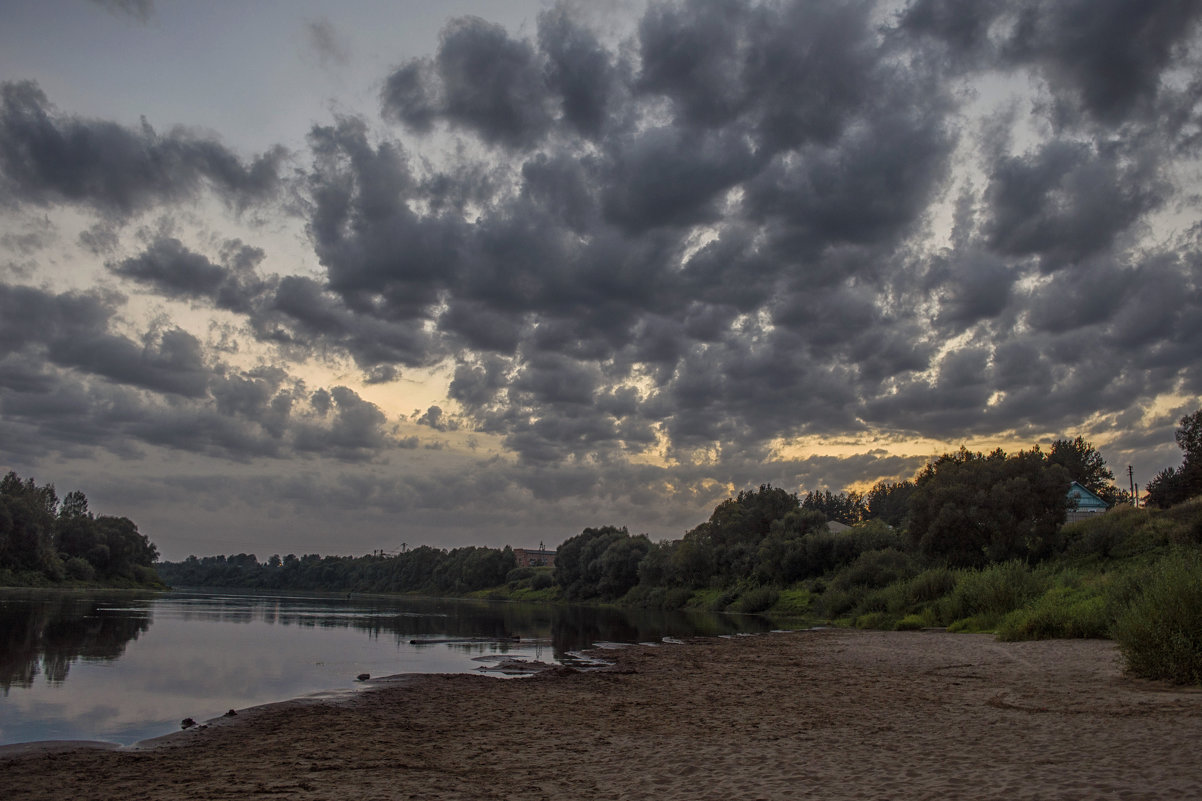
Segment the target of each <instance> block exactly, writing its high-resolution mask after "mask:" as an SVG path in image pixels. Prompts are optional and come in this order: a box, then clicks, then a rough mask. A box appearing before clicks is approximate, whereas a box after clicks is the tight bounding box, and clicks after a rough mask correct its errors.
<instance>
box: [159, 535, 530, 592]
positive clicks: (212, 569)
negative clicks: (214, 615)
mask: <svg viewBox="0 0 1202 801" xmlns="http://www.w3.org/2000/svg"><path fill="white" fill-rule="evenodd" d="M516 567H517V559H516V558H515V557H514V555H513V550H512V549H511V548H509V547H505V548H481V547H474V546H469V547H466V548H454V549H451V550H445V549H442V548H433V547H431V546H429V545H422V546H420V547H417V548H413V549H412V550H407V551H405V552H404V553H399V554H395V555H391V556H386V555H384V554H371V555H368V556H319V555H318V554H315V553H311V554H305V555H304V556H299V557H298V556H296V555H295V554H288V555H287V556H284V557H282V558H281V557H280V556H279V555H273V556H271V557H269V558H268V559H267V560H266V561H263V562H260V561H258V559H257V558H256V557H255V555H254V554H245V553H242V554H237V555H235V556H205V557H200V558H198V557H196V556H189V557H188V558H187V559H185V560H184V561H182V562H160V563H159V564H158V571H159V575H160V576H161V577H162V579H163V580H164V581H166V582H167V583H168V584H171V585H172V586H176V587H246V588H257V589H272V590H275V589H295V590H331V591H337V592H395V593H425V594H431V595H463V594H465V593H469V592H473V591H475V590H482V589H487V588H489V587H496V586H498V585H501V584H504V583H505V581H506V579H507V578H508V577H509V575H510V573H511V572H512V571H513V570H514V569H515V568H516Z"/></svg>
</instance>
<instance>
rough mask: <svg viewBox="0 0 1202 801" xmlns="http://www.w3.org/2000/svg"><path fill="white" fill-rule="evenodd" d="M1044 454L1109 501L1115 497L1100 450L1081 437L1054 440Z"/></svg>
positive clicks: (1111, 479) (1073, 478)
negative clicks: (1046, 453)
mask: <svg viewBox="0 0 1202 801" xmlns="http://www.w3.org/2000/svg"><path fill="white" fill-rule="evenodd" d="M1047 458H1048V462H1050V463H1051V464H1058V465H1060V466H1061V467H1063V468H1064V469H1065V470H1067V471H1068V476H1069V478H1070V479H1071V480H1073V481H1076V482H1077V483H1078V484H1080V485H1081V486H1083V487H1085V488H1086V489H1088V490H1089V491H1090V492H1092V493H1094V494H1095V495H1097V496H1098V497H1099V498H1101V499H1102V500H1104V501H1106V502H1107V503H1110V504H1113V503H1115V502H1116V501H1118V500H1119V493H1118V490H1117V488H1116V487H1115V486H1114V473H1112V472H1110V468H1109V467H1107V466H1106V460H1105V459H1104V458H1102V454H1101V453H1099V452H1098V451H1097V449H1096V448H1094V446H1093V445H1092V444H1091V443H1089V442H1086V441H1085V438H1084V437H1076V438H1074V439H1058V440H1056V441H1055V442H1053V443H1052V448H1051V450H1049V451H1048V457H1047Z"/></svg>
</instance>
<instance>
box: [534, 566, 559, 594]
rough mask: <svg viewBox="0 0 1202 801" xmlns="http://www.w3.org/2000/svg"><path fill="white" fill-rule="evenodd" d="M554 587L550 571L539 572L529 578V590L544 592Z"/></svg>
mask: <svg viewBox="0 0 1202 801" xmlns="http://www.w3.org/2000/svg"><path fill="white" fill-rule="evenodd" d="M553 586H555V579H554V578H552V577H551V573H550V571H547V570H540V571H538V572H537V573H535V574H534V575H533V576H531V577H530V589H532V590H545V589H548V588H550V587H553Z"/></svg>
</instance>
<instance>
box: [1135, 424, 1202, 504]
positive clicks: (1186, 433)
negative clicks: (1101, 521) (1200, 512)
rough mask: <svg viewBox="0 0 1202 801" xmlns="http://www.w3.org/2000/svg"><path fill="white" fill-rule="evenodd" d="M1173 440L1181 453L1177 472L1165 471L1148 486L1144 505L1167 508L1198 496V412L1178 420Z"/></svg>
mask: <svg viewBox="0 0 1202 801" xmlns="http://www.w3.org/2000/svg"><path fill="white" fill-rule="evenodd" d="M1180 422H1181V425H1180V427H1178V429H1177V432H1176V435H1175V437H1174V438H1175V439H1176V440H1177V446H1178V447H1179V448H1181V450H1182V451H1183V452H1184V459H1183V460H1182V462H1181V466H1180V467H1178V468H1173V467H1168V468H1165V469H1164V470H1161V471H1160V472H1159V473H1157V474H1156V477H1155V478H1153V479H1152V480H1151V481H1149V482H1148V486H1147V488H1146V489H1147V495H1146V496H1145V499H1146V502H1147V503H1148V505H1150V506H1159V507H1161V508H1167V507H1169V506H1173V505H1174V504H1178V503H1181V502H1182V501H1185V500H1189V499H1190V498H1193V497H1196V496H1198V495H1202V409H1199V410H1198V411H1196V412H1194V413H1193V414H1187V415H1186V416H1185V417H1182V418H1181V421H1180Z"/></svg>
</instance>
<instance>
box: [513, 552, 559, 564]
mask: <svg viewBox="0 0 1202 801" xmlns="http://www.w3.org/2000/svg"><path fill="white" fill-rule="evenodd" d="M513 555H514V556H515V557H516V558H517V560H518V567H555V551H545V550H543V549H541V548H539V549H534V548H514V549H513Z"/></svg>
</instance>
